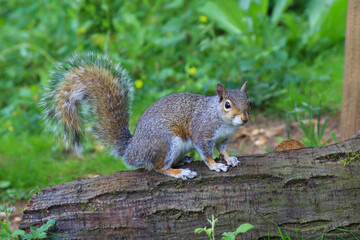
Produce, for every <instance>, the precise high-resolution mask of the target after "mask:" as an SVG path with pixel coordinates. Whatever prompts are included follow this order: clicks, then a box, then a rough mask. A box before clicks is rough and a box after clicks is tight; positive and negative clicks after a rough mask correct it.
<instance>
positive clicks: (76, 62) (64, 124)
mask: <svg viewBox="0 0 360 240" xmlns="http://www.w3.org/2000/svg"><path fill="white" fill-rule="evenodd" d="M132 93H133V83H132V81H131V79H130V77H129V75H128V73H127V71H126V70H125V69H123V68H122V67H121V66H120V65H119V64H116V63H114V62H113V61H111V60H110V59H109V58H107V57H105V56H101V55H97V54H93V53H82V54H75V55H74V56H73V57H72V58H68V59H65V60H64V61H63V62H61V63H58V64H57V66H56V69H55V71H53V72H52V73H51V80H50V82H49V86H48V87H47V88H46V89H45V91H44V94H43V97H42V100H41V105H42V106H43V108H44V111H43V112H44V119H45V121H44V123H45V124H46V125H47V126H48V127H49V128H50V129H52V131H53V132H54V133H55V134H57V135H62V136H63V137H64V138H65V141H66V142H67V144H68V145H70V146H72V147H73V148H74V150H75V152H77V153H79V152H80V151H81V150H82V147H81V144H82V141H83V139H84V124H83V122H82V119H83V120H85V122H86V123H87V125H90V126H92V128H93V130H94V133H95V135H96V136H97V137H99V138H100V139H102V140H103V142H104V143H105V144H108V145H110V146H112V147H113V148H114V151H113V153H114V154H115V155H117V156H122V155H123V154H124V151H125V149H126V146H127V145H128V143H129V141H130V138H131V133H130V131H129V126H128V120H129V114H130V113H129V107H130V104H131V102H132V98H133V96H132ZM87 125H86V126H87Z"/></svg>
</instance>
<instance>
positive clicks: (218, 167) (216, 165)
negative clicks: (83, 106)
mask: <svg viewBox="0 0 360 240" xmlns="http://www.w3.org/2000/svg"><path fill="white" fill-rule="evenodd" d="M209 168H210V170H214V171H217V172H221V171H223V172H226V171H227V170H228V166H226V165H225V164H222V163H214V164H212V165H211V166H210V167H209Z"/></svg>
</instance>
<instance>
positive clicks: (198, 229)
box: [194, 228, 205, 234]
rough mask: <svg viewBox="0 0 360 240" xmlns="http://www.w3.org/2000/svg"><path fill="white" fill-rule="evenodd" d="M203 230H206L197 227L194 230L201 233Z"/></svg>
mask: <svg viewBox="0 0 360 240" xmlns="http://www.w3.org/2000/svg"><path fill="white" fill-rule="evenodd" d="M203 231H205V229H204V228H197V229H195V230H194V233H197V234H200V233H202V232H203Z"/></svg>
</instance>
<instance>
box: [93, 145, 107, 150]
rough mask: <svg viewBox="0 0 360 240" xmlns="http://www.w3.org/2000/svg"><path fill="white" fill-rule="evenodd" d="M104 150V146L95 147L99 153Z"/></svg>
mask: <svg viewBox="0 0 360 240" xmlns="http://www.w3.org/2000/svg"><path fill="white" fill-rule="evenodd" d="M104 149H105V146H104V145H95V150H96V151H98V152H100V151H102V150H104Z"/></svg>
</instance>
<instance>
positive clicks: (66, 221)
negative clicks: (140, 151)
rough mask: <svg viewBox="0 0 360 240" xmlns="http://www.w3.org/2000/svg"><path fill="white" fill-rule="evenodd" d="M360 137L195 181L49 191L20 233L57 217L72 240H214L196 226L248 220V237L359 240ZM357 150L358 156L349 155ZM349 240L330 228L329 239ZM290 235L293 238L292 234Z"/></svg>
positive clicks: (231, 225) (148, 176) (131, 174)
mask: <svg viewBox="0 0 360 240" xmlns="http://www.w3.org/2000/svg"><path fill="white" fill-rule="evenodd" d="M359 152H360V136H356V137H355V138H353V139H349V140H346V141H344V142H339V143H336V144H333V145H329V146H326V147H322V148H305V149H297V150H291V151H285V152H277V153H275V152H274V153H268V154H262V155H252V156H242V157H239V160H241V163H242V165H241V166H240V167H236V168H231V169H230V170H229V171H228V172H226V173H217V172H214V171H210V170H209V169H208V168H207V167H206V166H205V164H204V163H202V162H195V163H191V164H189V165H187V166H186V167H189V168H191V169H192V170H195V171H197V173H198V177H196V178H194V179H192V180H186V181H183V180H177V179H173V178H170V177H166V176H163V175H160V174H157V173H155V172H154V171H145V170H136V171H125V172H117V173H114V174H111V175H107V176H101V177H97V178H92V179H85V180H80V181H75V182H70V183H65V184H61V185H56V186H50V187H47V188H44V189H42V190H41V191H40V193H37V194H35V195H34V196H33V197H32V198H31V200H30V202H29V204H28V206H27V207H26V209H25V210H24V215H23V218H22V222H21V224H20V228H21V229H24V230H27V231H28V230H29V227H30V226H39V225H41V224H42V223H43V222H46V221H47V220H49V219H55V220H56V224H55V226H54V228H53V229H51V231H52V232H53V233H55V234H64V235H62V236H61V238H64V239H208V237H207V236H206V235H205V234H203V235H195V234H194V229H195V228H199V227H204V226H206V225H209V224H208V222H207V220H206V219H209V218H211V215H215V217H217V218H219V220H218V222H217V223H216V227H215V230H216V233H217V235H218V237H217V239H220V233H223V232H225V231H226V232H229V231H234V230H235V229H236V228H237V227H238V226H239V225H240V224H242V223H246V222H248V223H251V224H253V225H254V226H255V228H254V229H251V230H250V231H248V232H247V233H245V234H244V235H242V237H241V238H242V239H268V236H270V237H271V238H272V239H273V238H275V237H279V236H280V234H279V232H278V230H277V227H276V226H275V225H274V224H273V223H271V222H270V220H273V221H275V222H276V223H277V224H278V225H279V226H280V227H281V229H282V231H283V232H286V233H288V234H289V235H290V236H295V235H296V234H297V235H300V236H301V237H303V238H304V239H315V238H316V237H319V236H320V235H321V234H322V233H324V232H326V231H330V230H333V229H336V228H345V229H350V230H351V231H352V232H353V233H354V234H356V235H357V236H359V235H360V204H359V203H360V162H359V161H356V162H351V163H349V164H348V165H345V164H344V161H343V160H344V159H346V158H347V159H350V158H357V159H359V156H360V153H359ZM350 153H352V154H350ZM335 234H338V235H340V236H342V237H343V238H345V239H351V238H350V237H351V234H349V233H347V232H342V231H339V230H333V231H330V232H329V233H328V234H327V235H326V237H325V239H339V238H337V237H336V235H335ZM292 239H295V237H293V238H292Z"/></svg>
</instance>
